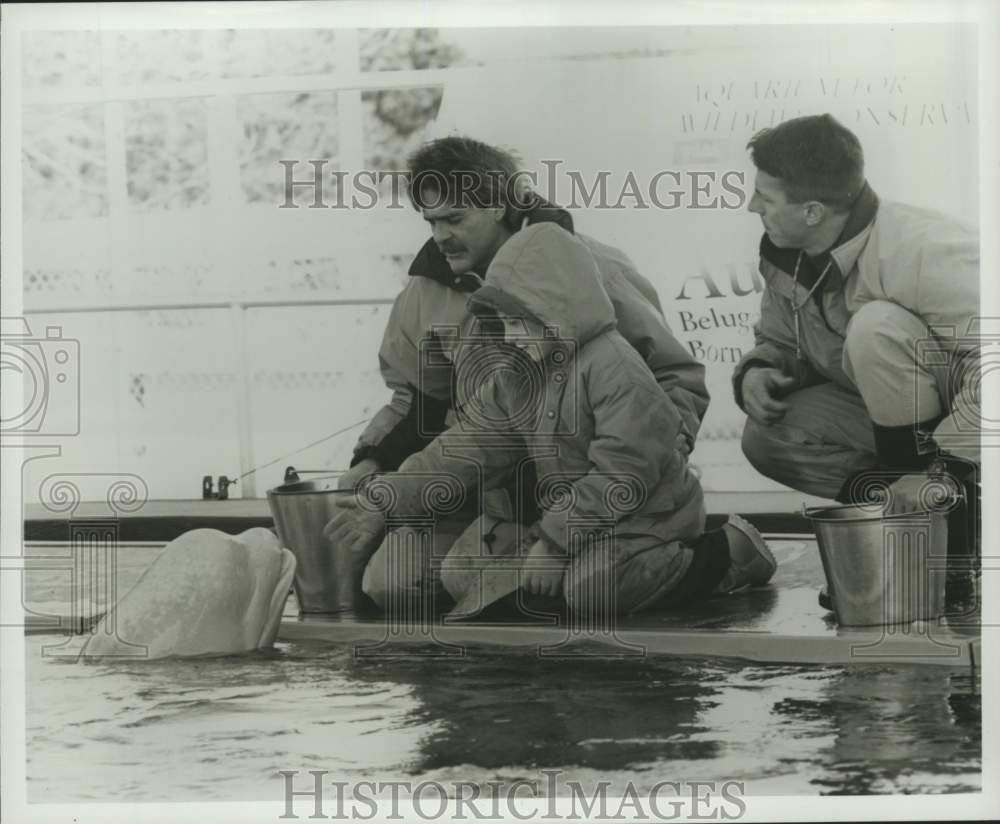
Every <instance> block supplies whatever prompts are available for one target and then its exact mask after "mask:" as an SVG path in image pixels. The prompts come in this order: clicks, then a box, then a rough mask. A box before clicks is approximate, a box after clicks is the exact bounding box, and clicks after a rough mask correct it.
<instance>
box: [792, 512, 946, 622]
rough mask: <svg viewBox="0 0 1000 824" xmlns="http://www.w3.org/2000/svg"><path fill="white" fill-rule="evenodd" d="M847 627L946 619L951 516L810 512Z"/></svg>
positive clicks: (835, 599) (839, 614)
mask: <svg viewBox="0 0 1000 824" xmlns="http://www.w3.org/2000/svg"><path fill="white" fill-rule="evenodd" d="M804 512H805V514H806V515H807V516H808V517H809V518H810V519H811V521H812V524H813V528H814V529H815V532H816V541H817V543H818V544H819V554H820V558H821V559H822V562H823V571H824V572H825V573H826V581H827V588H828V590H829V592H830V596H831V598H832V600H833V609H834V613H835V614H836V616H837V621H838V622H839V623H840V624H841V625H842V626H875V625H880V624H881V625H885V624H906V623H910V622H912V621H917V620H928V619H932V618H937V617H938V616H940V615H941V614H942V613H943V612H944V603H945V601H944V589H945V571H946V565H947V554H948V522H947V515H946V514H945V513H943V512H913V513H903V514H898V515H883V514H882V512H881V510H880V508H878V507H875V506H872V505H854V504H848V505H845V506H833V507H818V508H813V509H805V510H804Z"/></svg>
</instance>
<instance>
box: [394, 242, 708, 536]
mask: <svg viewBox="0 0 1000 824" xmlns="http://www.w3.org/2000/svg"><path fill="white" fill-rule="evenodd" d="M469 303H470V308H471V309H472V310H473V311H474V312H475V313H477V314H482V313H484V312H497V313H500V314H501V315H506V316H510V317H515V318H516V317H525V316H526V317H530V318H533V319H535V320H536V321H537V322H538V323H540V324H541V325H544V328H545V332H544V333H543V334H542V336H541V337H540V338H539V339H536V340H534V341H531V342H530V343H528V344H527V345H526V348H525V349H523V350H519V349H513V348H510V345H509V344H499V345H498V344H496V343H493V344H491V343H489V342H487V343H483V342H481V341H478V342H477V341H475V340H466V341H464V342H463V345H462V346H460V347H459V349H458V354H457V360H456V375H457V376H458V382H459V385H460V391H461V394H462V396H463V397H464V398H465V399H466V400H465V403H463V404H462V407H461V409H462V411H461V413H460V415H459V420H458V422H457V423H456V425H455V426H453V427H451V428H450V429H449V430H448V431H446V432H444V433H443V434H442V435H440V436H439V437H438V438H437V439H436V440H435V441H434V442H433V443H431V444H430V445H429V446H427V447H426V448H425V449H424V450H423V451H421V452H419V453H417V454H415V455H412V456H411V457H410V458H408V459H407V460H406V461H405V462H404V463H403V465H402V466H401V467H400V471H399V473H396V474H392V475H386V476H383V479H384V480H387V481H388V482H389V483H391V484H393V485H395V486H396V487H397V493H398V494H397V500H399V501H409V502H415V501H417V500H423V499H424V497H423V496H422V495H420V494H418V493H417V492H416V491H415V490H414V489H413V488H410V489H406V487H407V484H410V485H411V486H412V484H416V485H420V484H424V483H426V479H427V478H432V477H441V476H443V475H449V476H451V477H452V479H453V480H455V481H458V482H459V483H460V484H461V485H463V486H465V487H466V488H476V487H477V486H478V485H479V484H482V491H483V492H486V491H488V490H490V489H495V488H499V487H500V486H502V485H504V484H506V483H508V482H509V477H510V475H511V474H512V473H515V474H516V473H517V471H518V468H519V467H520V466H523V465H524V464H525V462H526V461H527V460H529V459H530V462H531V463H533V464H534V466H535V467H536V470H537V478H538V494H539V502H540V507H541V510H542V516H541V520H540V522H539V527H540V530H541V533H542V534H543V535H544V536H545V538H546V539H547V540H548V541H549V542H550V543H551V544H553V545H555V546H557V547H560V548H562V549H563V550H565V551H567V552H569V553H570V554H573V553H575V552H576V551H577V550H578V548H579V542H578V540H577V539H575V538H574V537H573V536H574V535H579V534H580V533H579V532H574V528H575V527H581V528H583V529H586V528H587V526H588V525H590V527H594V526H598V527H604V528H607V527H609V526H612V525H613V526H615V528H616V530H617V532H618V533H619V534H623V535H628V536H631V537H640V536H642V537H644V536H653V537H656V538H658V539H660V540H662V541H664V542H669V541H673V540H678V539H683V538H693V537H696V536H697V535H699V534H700V533H701V531H702V529H703V527H704V506H703V498H702V491H701V487H700V486H699V484H698V481H697V479H696V478H695V477H694V476H693V475H692V474H691V473H690V472H689V471H688V467H687V461H686V456H685V454H684V453H683V452H682V451H681V450H680V449H679V448H678V436H679V435H680V434H681V432H682V430H683V427H684V422H683V419H682V417H681V414H680V412H679V410H678V409H677V406H676V405H675V404H674V402H673V401H672V400H671V398H670V396H669V395H668V394H667V393H665V392H663V391H662V389H661V387H660V386H659V385H657V382H656V380H655V378H654V377H653V375H652V373H651V372H650V371H649V367H648V366H647V365H646V363H645V362H644V361H643V359H642V357H640V355H639V353H638V352H637V351H636V350H635V349H634V348H633V347H632V346H630V345H629V344H628V342H626V340H625V339H624V337H623V336H622V335H621V334H620V333H619V332H618V331H617V329H616V320H615V312H614V307H613V305H612V302H611V300H610V299H609V297H608V296H607V294H606V293H605V291H604V289H603V287H602V284H601V274H600V271H599V268H598V264H597V261H596V259H595V256H594V254H593V252H592V251H591V250H590V248H589V247H588V245H587V244H586V243H584V242H583V241H582V240H580V239H578V238H575V237H574V236H573V235H571V234H569V233H568V232H566V231H565V230H563V229H561V228H560V227H558V226H556V225H554V224H538V225H535V226H529V227H527V228H525V229H523V230H521V231H520V232H518V233H517V234H515V235H514V236H513V237H512V238H511V239H510V240H508V241H507V243H505V244H504V245H503V246H502V247H501V249H500V251H499V252H498V253H497V255H496V257H495V259H494V260H493V263H492V264H491V265H490V267H489V270H488V272H487V275H486V279H485V283H484V285H483V286H482V288H480V289H479V290H478V291H477V292H476V293H475V294H474V295H473V296H472V297H471V298H470V301H469ZM410 473H413V478H414V480H413V481H412V482H411V481H408V480H407V478H406V476H407V475H408V474H410ZM421 479H423V480H421ZM484 500H485V501H487V504H486V507H485V508H486V510H487V512H489V504H488V502H489V500H490V499H489V496H484ZM406 506H407V505H404V508H405V507H406ZM409 514H412V512H411V513H409ZM489 514H500V513H489Z"/></svg>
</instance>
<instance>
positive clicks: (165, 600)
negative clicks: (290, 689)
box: [82, 527, 295, 660]
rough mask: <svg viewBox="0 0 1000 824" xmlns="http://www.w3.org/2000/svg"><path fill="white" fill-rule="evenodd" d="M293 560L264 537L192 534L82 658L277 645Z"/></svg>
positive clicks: (156, 565) (123, 603)
mask: <svg viewBox="0 0 1000 824" xmlns="http://www.w3.org/2000/svg"><path fill="white" fill-rule="evenodd" d="M294 572H295V556H294V555H292V553H291V551H289V550H288V549H287V548H284V547H282V546H281V544H280V542H279V541H278V538H277V537H276V536H275V535H274V533H273V532H271V530H269V529H265V528H263V527H255V528H253V529H248V530H246V531H245V532H242V533H240V534H239V535H227V534H226V533H224V532H220V531H219V530H216V529H194V530H191V531H190V532H185V533H184V534H183V535H180V536H178V537H177V538H175V539H174V540H173V541H171V542H170V543H168V544H167V545H166V546H165V547H164V549H163V552H162V553H161V554H160V555H159V556H158V557H157V559H156V560H155V561H154V562H153V564H152V565H150V567H149V568H148V569H147V570H146V571H145V572H143V574H142V575H141V576H140V578H139V580H138V581H137V582H136V584H135V586H133V587H132V589H130V590H129V591H128V592H127V593H126V594H125V595H124V596H123V597H122V598H121V600H120V601H119V602H118V603H117V604H116V605H115V607H114V608H113V609H111V610H109V611H108V613H107V614H106V615H105V616H104V617H103V618H102V619H101V620H100V621H99V622H98V624H97V627H96V628H95V630H94V633H93V635H92V636H91V637H90V638H89V639H88V640H87V642H86V644H85V645H84V646H83V649H82V654H83V655H84V656H85V657H115V656H118V657H127V658H130V659H137V658H139V659H141V658H147V659H151V660H152V659H158V658H170V657H189V656H199V655H227V654H236V653H244V652H251V651H253V650H257V649H266V648H268V647H270V646H271V645H272V644H273V643H274V639H275V636H276V635H277V633H278V625H279V624H280V622H281V614H282V611H283V610H284V607H285V600H286V599H287V598H288V590H289V586H290V585H291V582H292V575H293V574H294Z"/></svg>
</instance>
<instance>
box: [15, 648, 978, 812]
mask: <svg viewBox="0 0 1000 824" xmlns="http://www.w3.org/2000/svg"><path fill="white" fill-rule="evenodd" d="M51 643H52V638H51V637H49V638H48V639H45V638H44V637H38V636H36V637H32V638H29V639H28V663H27V673H28V689H27V701H28V717H27V727H28V756H29V763H28V776H29V785H28V791H29V798H30V800H32V801H48V802H55V801H70V800H126V799H135V800H140V799H141V800H146V801H153V800H164V801H167V800H169V801H183V800H200V801H205V800H218V801H246V800H251V799H261V800H269V801H275V800H278V799H280V798H281V797H282V795H281V794H282V784H281V779H279V778H278V777H277V776H276V771H277V770H300V771H306V770H327V771H329V773H330V775H331V778H334V777H335V778H336V779H339V780H348V781H349V780H351V779H352V778H362V777H363V778H365V779H370V780H385V781H389V780H397V779H403V778H407V777H412V778H414V779H416V778H422V779H427V780H430V779H434V780H439V781H457V780H464V781H476V782H486V781H490V780H505V779H506V780H514V779H516V778H528V779H538V778H540V776H539V771H540V770H541V769H552V768H561V769H562V770H563V771H564V776H563V778H564V779H565V780H578V781H581V782H596V781H600V780H606V781H609V782H611V786H612V788H614V787H624V786H625V784H626V783H627V782H629V781H631V782H632V783H633V785H634V786H635V787H637V788H639V789H640V790H641V788H642V787H643V786H645V787H650V786H652V785H654V784H656V783H657V782H659V781H664V780H670V781H694V780H708V781H711V780H715V781H719V782H722V781H727V780H735V781H744V782H745V785H746V786H745V792H746V794H747V795H750V796H753V795H783V794H845V793H846V794H855V793H924V792H928V793H941V792H968V791H976V790H979V789H980V788H981V775H980V773H981V745H982V742H981V733H980V717H981V698H980V684H979V679H978V678H977V677H975V676H973V675H971V674H970V673H968V672H965V671H962V672H955V671H951V670H949V669H947V668H943V667H899V666H897V667H892V668H889V667H880V666H864V667H852V668H847V667H812V668H809V667H776V666H758V665H749V664H742V663H730V662H712V661H703V660H699V661H694V660H679V659H667V658H659V659H654V658H649V659H639V660H636V659H631V660H630V659H624V660H622V659H611V658H601V657H588V658H586V659H583V660H576V661H567V660H550V659H540V658H538V657H537V656H536V655H535V654H534V653H533V652H532V651H530V650H518V649H504V650H498V649H497V648H495V647H492V648H478V649H477V648H472V649H469V650H468V651H467V654H466V656H465V657H464V658H461V659H441V658H427V657H415V656H408V657H402V658H400V657H393V658H388V659H374V660H373V659H356V658H355V657H354V656H353V654H352V650H351V649H350V648H346V647H338V648H331V647H329V646H326V645H315V646H314V645H310V644H306V643H296V644H279V645H278V647H277V649H276V650H275V651H274V652H272V653H268V654H256V655H253V656H247V657H239V658H224V659H202V660H188V661H164V662H141V663H132V664H129V663H116V664H76V663H65V662H62V661H59V660H53V659H49V658H43V657H42V656H41V655H40V652H41V646H42V644H51ZM597 652H598V650H596V649H595V653H597Z"/></svg>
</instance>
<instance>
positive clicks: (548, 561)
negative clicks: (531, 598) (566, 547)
mask: <svg viewBox="0 0 1000 824" xmlns="http://www.w3.org/2000/svg"><path fill="white" fill-rule="evenodd" d="M566 561H567V558H566V556H565V555H563V554H562V553H560V552H558V551H556V550H554V549H552V548H551V547H550V546H549V545H548V544H547V543H546V542H545V541H543V540H541V539H539V540H537V541H535V543H533V544H532V545H531V548H530V549H529V550H528V554H527V555H526V556H525V558H524V565H523V566H522V567H521V570H522V572H521V588H522V589H523V590H524V591H525V592H527V593H529V594H531V595H549V596H551V597H553V598H556V597H558V596H559V595H561V594H562V584H563V573H564V572H565V571H566Z"/></svg>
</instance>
